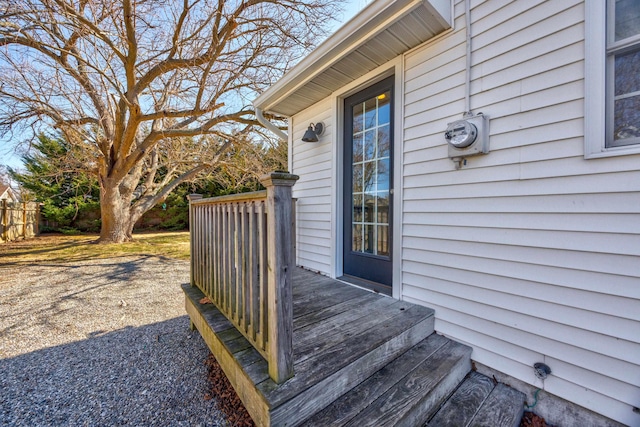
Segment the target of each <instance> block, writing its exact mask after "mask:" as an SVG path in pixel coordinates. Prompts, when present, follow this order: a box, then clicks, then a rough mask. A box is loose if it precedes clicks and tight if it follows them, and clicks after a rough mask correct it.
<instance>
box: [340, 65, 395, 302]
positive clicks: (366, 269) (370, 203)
mask: <svg viewBox="0 0 640 427" xmlns="http://www.w3.org/2000/svg"><path fill="white" fill-rule="evenodd" d="M393 82H394V78H393V77H389V78H387V79H385V80H383V81H381V82H379V83H376V84H375V85H373V86H371V87H369V88H367V89H365V90H363V91H362V92H358V93H357V94H355V95H353V96H350V97H349V98H347V99H345V102H344V112H345V121H344V124H345V129H344V218H343V220H344V248H343V249H344V251H343V253H344V259H343V271H344V279H345V280H349V281H352V282H354V283H358V284H360V285H363V286H367V287H369V288H372V289H374V290H376V291H379V292H383V293H386V294H391V280H392V272H393V270H392V263H391V247H392V244H391V243H392V241H393V229H392V224H393V203H392V197H391V196H392V193H393V191H392V190H393Z"/></svg>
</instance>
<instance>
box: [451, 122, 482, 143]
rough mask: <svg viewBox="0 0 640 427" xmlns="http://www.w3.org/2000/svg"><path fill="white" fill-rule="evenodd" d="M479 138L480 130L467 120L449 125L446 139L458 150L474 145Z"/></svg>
mask: <svg viewBox="0 0 640 427" xmlns="http://www.w3.org/2000/svg"><path fill="white" fill-rule="evenodd" d="M477 137H478V128H476V127H475V126H474V125H473V123H469V122H468V121H466V120H457V121H455V122H453V123H449V127H447V131H446V132H445V133H444V138H445V139H446V140H447V142H448V143H449V144H451V145H453V146H454V147H456V148H465V147H468V146H470V145H471V144H473V142H474V141H475V140H476V138H477Z"/></svg>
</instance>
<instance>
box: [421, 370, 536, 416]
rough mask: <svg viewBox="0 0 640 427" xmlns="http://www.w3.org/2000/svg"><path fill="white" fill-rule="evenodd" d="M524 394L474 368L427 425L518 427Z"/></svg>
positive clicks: (522, 409)
mask: <svg viewBox="0 0 640 427" xmlns="http://www.w3.org/2000/svg"><path fill="white" fill-rule="evenodd" d="M524 402H525V395H524V394H523V393H521V392H519V391H517V390H514V389H512V388H511V387H508V386H506V385H504V384H501V383H495V382H494V380H492V379H491V378H489V377H486V376H484V375H481V374H479V373H477V372H471V373H469V375H468V376H467V378H466V379H465V380H464V382H462V384H460V387H458V389H457V390H456V391H455V392H454V393H453V395H451V397H450V398H449V399H448V400H447V401H446V403H445V404H444V405H443V406H442V407H441V408H440V410H439V411H438V412H437V413H436V414H435V415H434V416H433V418H432V419H431V420H430V421H429V422H428V423H427V424H426V426H427V427H454V426H455V427H517V426H519V425H520V420H521V419H522V415H523V411H524Z"/></svg>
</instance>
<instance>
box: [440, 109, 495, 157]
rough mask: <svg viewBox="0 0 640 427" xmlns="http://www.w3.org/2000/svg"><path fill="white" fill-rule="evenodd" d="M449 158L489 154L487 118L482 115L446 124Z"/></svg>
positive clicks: (445, 135) (445, 136) (445, 134)
mask: <svg viewBox="0 0 640 427" xmlns="http://www.w3.org/2000/svg"><path fill="white" fill-rule="evenodd" d="M444 138H445V140H446V141H447V146H448V147H449V157H450V158H452V159H461V158H466V157H469V156H475V155H478V154H486V153H488V152H489V118H488V117H487V116H485V115H483V114H482V113H479V114H476V115H475V116H466V117H465V118H464V119H462V120H456V121H455V122H452V123H448V124H447V130H446V132H445V133H444Z"/></svg>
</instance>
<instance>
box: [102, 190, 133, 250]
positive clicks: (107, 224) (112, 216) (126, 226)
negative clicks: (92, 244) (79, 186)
mask: <svg viewBox="0 0 640 427" xmlns="http://www.w3.org/2000/svg"><path fill="white" fill-rule="evenodd" d="M130 205H131V202H130V200H129V197H125V195H123V194H121V192H120V187H119V185H118V184H117V183H114V182H112V181H110V180H108V179H107V180H104V181H103V184H102V185H101V186H100V217H101V219H102V227H101V229H100V239H98V242H99V243H123V242H128V241H130V240H131V235H132V232H133V225H134V221H133V218H132V215H131V210H130Z"/></svg>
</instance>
